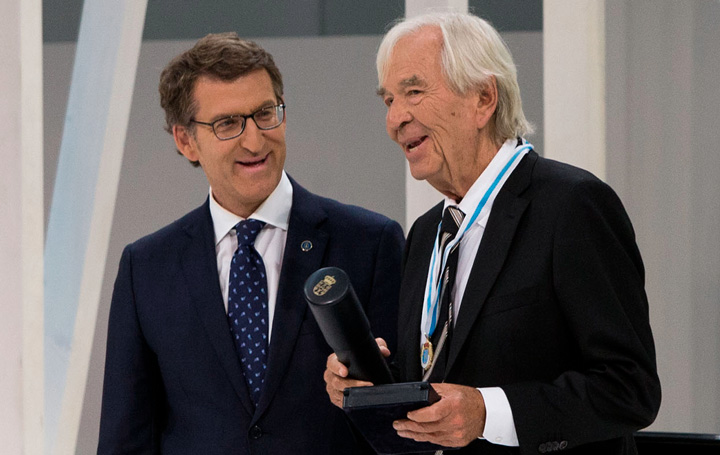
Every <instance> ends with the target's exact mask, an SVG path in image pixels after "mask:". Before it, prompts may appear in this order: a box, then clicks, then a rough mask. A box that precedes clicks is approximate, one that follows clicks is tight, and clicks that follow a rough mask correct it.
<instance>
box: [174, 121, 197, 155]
mask: <svg viewBox="0 0 720 455" xmlns="http://www.w3.org/2000/svg"><path fill="white" fill-rule="evenodd" d="M172 132H173V139H175V146H176V147H177V149H178V151H179V152H180V153H182V154H183V156H185V158H187V159H188V160H190V161H199V156H198V153H197V142H196V141H195V137H194V136H193V135H192V133H191V132H190V131H188V129H187V127H185V126H181V125H173V128H172Z"/></svg>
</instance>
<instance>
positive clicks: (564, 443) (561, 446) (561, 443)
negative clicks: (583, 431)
mask: <svg viewBox="0 0 720 455" xmlns="http://www.w3.org/2000/svg"><path fill="white" fill-rule="evenodd" d="M565 448H567V441H560V450H565Z"/></svg>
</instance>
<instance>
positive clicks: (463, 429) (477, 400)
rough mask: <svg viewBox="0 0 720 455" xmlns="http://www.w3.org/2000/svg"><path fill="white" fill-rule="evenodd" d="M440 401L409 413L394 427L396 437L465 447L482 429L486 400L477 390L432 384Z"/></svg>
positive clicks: (454, 385)
mask: <svg viewBox="0 0 720 455" xmlns="http://www.w3.org/2000/svg"><path fill="white" fill-rule="evenodd" d="M432 386H433V388H434V389H435V391H436V392H437V393H438V395H440V401H438V402H437V403H435V404H433V405H431V406H427V407H425V408H422V409H418V410H416V411H412V412H409V413H408V415H407V417H408V418H407V419H402V420H397V421H395V422H394V423H393V427H394V428H395V430H397V433H398V435H400V436H402V437H403V438H410V439H414V440H416V441H429V442H432V443H435V444H439V445H443V446H445V447H464V446H466V445H468V444H470V442H472V441H473V440H475V439H477V438H478V437H480V436H482V434H483V431H484V430H485V400H483V396H482V394H481V393H480V391H479V390H477V389H475V388H473V387H467V386H463V385H456V384H445V383H443V384H433V385H432Z"/></svg>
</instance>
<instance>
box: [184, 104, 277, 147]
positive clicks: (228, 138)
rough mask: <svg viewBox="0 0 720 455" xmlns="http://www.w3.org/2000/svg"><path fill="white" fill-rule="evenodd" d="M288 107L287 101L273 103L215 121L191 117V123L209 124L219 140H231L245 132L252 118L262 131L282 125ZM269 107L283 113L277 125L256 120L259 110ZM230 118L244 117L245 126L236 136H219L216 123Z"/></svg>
mask: <svg viewBox="0 0 720 455" xmlns="http://www.w3.org/2000/svg"><path fill="white" fill-rule="evenodd" d="M286 107H287V106H286V105H285V103H280V104H274V105H272V106H265V107H261V108H260V109H258V110H256V111H255V112H252V113H250V114H248V115H242V114H233V115H228V116H226V117H223V118H219V119H217V120H215V121H213V122H201V121H199V120H195V119H190V123H197V124H199V125H205V126H209V127H210V128H211V129H212V132H213V134H214V135H215V137H216V138H218V140H220V141H229V140H231V139H235V138H236V137H239V136H240V135H241V134H242V133H244V132H245V127H246V126H247V121H248V119H252V121H253V122H254V123H255V126H256V127H257V128H258V129H259V130H262V131H268V130H274V129H275V128H277V127H279V126H280V125H282V124H283V122H284V121H285V108H286ZM269 108H275V110H276V111H278V109H279V112H280V113H281V115H278V117H281V116H282V119H281V120H280V121H279V122H278V124H277V125H275V126H271V127H269V128H264V127H262V126H260V125H258V123H257V120H255V114H257V113H258V112H261V111H264V110H265V109H269ZM229 118H237V119H240V118H242V119H243V126H242V128H241V129H240V132H239V133H237V134H236V135H234V136H231V137H220V136H218V133H217V131H216V130H215V124H216V123H218V122H221V121H223V120H227V119H229Z"/></svg>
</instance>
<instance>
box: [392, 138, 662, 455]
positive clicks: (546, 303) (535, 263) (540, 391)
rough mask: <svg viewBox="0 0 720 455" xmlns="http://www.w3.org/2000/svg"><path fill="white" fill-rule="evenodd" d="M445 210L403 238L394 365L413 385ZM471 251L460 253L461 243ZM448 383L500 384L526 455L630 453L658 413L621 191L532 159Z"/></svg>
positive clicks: (497, 219)
mask: <svg viewBox="0 0 720 455" xmlns="http://www.w3.org/2000/svg"><path fill="white" fill-rule="evenodd" d="M441 212H442V204H440V205H438V206H436V207H434V208H433V209H432V210H430V211H429V212H427V213H426V214H425V215H423V216H422V217H420V218H419V219H418V220H417V222H416V223H415V224H414V226H413V228H412V230H411V231H410V233H409V234H408V241H407V246H406V256H405V259H404V267H405V270H404V274H403V282H402V287H401V291H400V302H401V303H400V314H399V324H400V326H399V327H400V330H399V343H400V345H399V347H398V353H397V366H398V367H399V368H400V370H401V376H402V378H403V379H405V380H418V379H419V378H420V375H421V371H420V363H419V345H420V318H421V311H422V299H423V292H424V286H425V279H426V276H427V270H428V266H429V260H430V255H431V253H432V248H433V242H434V239H435V235H436V232H437V226H438V223H439V221H440V219H441V215H442V213H441ZM460 248H462V244H461V246H460ZM448 355H449V357H448V366H447V375H446V380H445V382H448V383H456V384H465V385H470V386H473V387H492V386H500V387H502V388H503V390H504V392H505V394H506V395H507V398H508V400H509V402H510V407H511V408H512V412H513V419H514V422H515V427H516V430H517V435H518V440H519V442H520V449H517V448H514V449H510V448H507V447H503V446H498V445H493V444H490V443H488V442H486V441H475V442H473V443H471V444H470V445H469V446H468V447H467V448H465V449H463V450H462V451H460V452H459V453H468V454H470V453H477V454H479V453H483V454H488V453H518V452H519V453H523V454H533V453H546V452H551V451H555V450H559V449H564V451H570V452H572V451H573V450H571V449H573V448H576V450H577V451H578V452H581V453H598V454H600V453H602V454H620V453H634V452H635V447H634V443H633V440H632V433H633V431H635V430H637V429H639V428H642V427H644V426H647V425H649V424H650V423H651V422H652V421H653V419H654V417H655V415H656V413H657V410H658V407H659V404H660V385H659V381H658V377H657V373H656V365H655V349H654V344H653V338H652V333H651V331H650V325H649V322H648V303H647V298H646V295H645V291H644V269H643V264H642V260H641V258H640V254H639V251H638V248H637V246H636V243H635V237H634V232H633V229H632V226H631V224H630V220H629V219H628V217H627V214H626V213H625V210H624V208H623V206H622V204H621V202H620V200H619V199H618V198H617V196H616V195H615V193H614V192H613V191H612V190H611V189H610V188H609V187H608V186H607V185H606V184H604V183H602V182H601V181H600V180H598V179H597V178H595V177H594V176H592V175H591V174H589V173H588V172H585V171H582V170H580V169H577V168H574V167H572V166H568V165H565V164H561V163H558V162H555V161H551V160H547V159H543V158H540V157H538V155H537V154H536V153H534V152H530V153H529V154H528V155H526V156H525V157H524V158H523V159H522V161H521V162H520V163H519V165H518V166H517V168H516V169H515V170H514V171H513V173H512V174H511V175H510V177H509V178H508V180H507V182H506V183H505V185H504V186H503V187H502V189H501V190H500V192H499V193H498V196H497V198H496V200H495V202H494V205H493V208H492V211H491V213H490V218H489V219H488V223H487V226H486V230H485V232H484V235H483V239H482V242H481V244H480V246H479V249H478V252H477V256H476V258H475V261H474V264H473V266H472V270H471V275H470V277H469V280H468V284H467V288H466V290H465V294H464V296H463V300H462V304H461V307H460V311H459V314H458V318H457V323H456V326H455V329H454V332H453V337H452V342H451V345H450V351H449V354H448Z"/></svg>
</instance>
